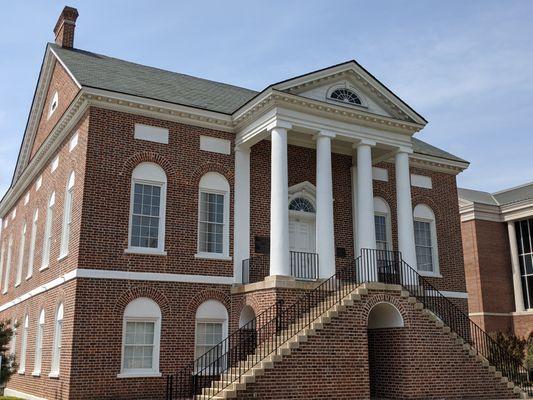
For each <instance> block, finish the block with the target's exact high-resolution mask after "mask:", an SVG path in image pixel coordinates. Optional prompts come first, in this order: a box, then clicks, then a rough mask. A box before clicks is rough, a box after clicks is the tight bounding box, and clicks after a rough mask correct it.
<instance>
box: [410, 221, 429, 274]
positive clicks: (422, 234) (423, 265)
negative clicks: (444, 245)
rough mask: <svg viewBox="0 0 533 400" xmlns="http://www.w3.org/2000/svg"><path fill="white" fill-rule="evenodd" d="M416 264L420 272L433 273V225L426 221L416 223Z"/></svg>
mask: <svg viewBox="0 0 533 400" xmlns="http://www.w3.org/2000/svg"><path fill="white" fill-rule="evenodd" d="M414 228H415V245H416V264H417V266H418V270H419V271H426V272H431V271H433V246H432V243H431V225H430V223H429V222H426V221H416V220H415V221H414Z"/></svg>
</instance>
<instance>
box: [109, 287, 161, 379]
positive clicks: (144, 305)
mask: <svg viewBox="0 0 533 400" xmlns="http://www.w3.org/2000/svg"><path fill="white" fill-rule="evenodd" d="M161 319H162V316H161V309H160V308H159V305H158V304H157V303H156V302H155V301H154V300H152V299H149V298H147V297H139V298H137V299H135V300H133V301H131V302H130V303H129V304H128V305H127V306H126V308H125V310H124V316H123V319H122V355H121V358H120V373H119V374H118V375H117V377H118V378H142V377H160V376H162V374H161V372H159V351H160V345H161ZM127 322H151V323H154V343H153V352H152V368H135V369H126V368H125V367H124V357H125V354H126V352H125V348H126V323H127Z"/></svg>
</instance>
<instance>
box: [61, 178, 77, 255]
mask: <svg viewBox="0 0 533 400" xmlns="http://www.w3.org/2000/svg"><path fill="white" fill-rule="evenodd" d="M74 182H75V174H74V171H72V172H71V173H70V175H69V178H68V181H67V188H66V189H65V198H64V207H63V226H62V227H61V245H60V247H59V258H58V259H59V260H61V259H63V258H65V257H66V256H68V246H69V239H70V227H71V224H72V204H73V203H74Z"/></svg>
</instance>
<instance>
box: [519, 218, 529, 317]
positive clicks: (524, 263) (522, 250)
mask: <svg viewBox="0 0 533 400" xmlns="http://www.w3.org/2000/svg"><path fill="white" fill-rule="evenodd" d="M515 227H516V240H517V242H518V243H517V244H518V260H519V262H520V275H521V278H522V295H523V296H524V307H525V308H526V309H533V219H529V220H524V221H517V222H515Z"/></svg>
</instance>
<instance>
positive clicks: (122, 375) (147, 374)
mask: <svg viewBox="0 0 533 400" xmlns="http://www.w3.org/2000/svg"><path fill="white" fill-rule="evenodd" d="M161 376H163V374H162V373H161V372H153V371H152V372H121V373H120V374H118V375H117V378H119V379H123V378H160V377H161Z"/></svg>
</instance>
